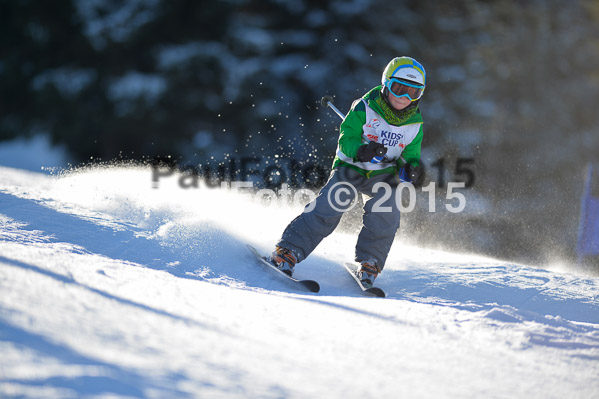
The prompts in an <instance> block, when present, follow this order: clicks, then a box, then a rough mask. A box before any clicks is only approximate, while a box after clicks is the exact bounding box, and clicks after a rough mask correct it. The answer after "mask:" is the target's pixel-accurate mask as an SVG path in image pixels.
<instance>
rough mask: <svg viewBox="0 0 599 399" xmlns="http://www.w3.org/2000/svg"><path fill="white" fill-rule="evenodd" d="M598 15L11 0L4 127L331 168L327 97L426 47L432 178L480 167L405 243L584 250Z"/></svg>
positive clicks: (0, 22) (370, 5)
mask: <svg viewBox="0 0 599 399" xmlns="http://www.w3.org/2000/svg"><path fill="white" fill-rule="evenodd" d="M598 30H599V2H597V1H585V0H573V1H570V2H568V4H567V5H565V3H564V2H563V1H558V0H531V1H527V2H513V1H507V0H497V1H484V2H483V1H480V2H479V1H470V0H461V1H451V2H435V1H431V0H419V1H397V2H388V1H382V0H353V1H341V0H337V1H327V2H322V1H314V0H288V1H286V0H230V1H184V0H181V1H175V0H172V1H171V0H129V1H116V0H57V1H52V2H48V1H32V0H31V1H28V0H0V90H1V93H2V95H1V97H0V140H11V139H14V138H16V137H21V136H24V137H30V136H35V135H40V134H42V135H48V136H49V137H51V140H52V142H53V143H54V144H61V145H64V146H66V148H67V149H68V151H69V153H70V156H71V157H72V162H73V164H79V163H84V162H89V161H90V160H91V161H94V162H97V161H100V160H101V161H111V160H123V159H124V160H127V159H132V160H140V161H141V160H151V159H156V158H161V159H165V158H168V157H170V159H172V160H175V161H177V162H178V163H181V164H191V165H199V164H203V163H205V162H207V160H210V159H213V160H215V162H225V161H226V160H227V159H230V158H233V157H237V158H240V157H243V156H261V157H263V158H266V159H269V160H270V161H271V162H278V161H279V160H289V159H294V160H297V162H300V163H308V162H311V163H315V164H318V165H324V166H325V167H329V166H330V163H331V160H332V157H333V154H334V152H335V148H336V140H337V134H338V131H337V129H338V125H339V119H338V117H337V116H336V115H335V114H333V113H332V112H330V111H329V110H323V109H321V106H320V104H319V100H320V98H321V97H322V96H323V95H325V94H330V95H334V96H335V98H336V105H337V106H338V107H339V108H340V109H342V110H347V109H348V108H349V107H350V105H351V103H352V101H353V100H354V99H355V98H358V97H360V96H361V95H362V94H363V93H364V92H365V91H367V90H369V89H370V88H372V87H373V86H375V85H377V84H378V83H379V82H380V74H381V72H382V69H383V67H384V66H385V64H386V63H387V62H388V61H389V60H390V59H391V58H393V57H395V56H398V55H410V56H412V57H414V58H416V59H418V60H419V61H421V62H422V63H423V64H424V65H425V67H426V69H427V73H428V87H427V90H426V93H425V96H424V98H423V100H422V106H421V109H422V112H423V116H424V119H425V140H424V143H423V145H424V148H423V163H424V166H425V167H426V170H427V174H426V179H425V182H424V184H425V185H426V184H428V182H429V181H433V180H434V181H436V182H440V181H443V180H444V181H445V182H447V181H464V180H468V179H469V178H471V177H474V181H473V184H472V186H471V187H469V188H467V189H464V190H462V192H464V194H465V195H466V198H467V201H468V205H467V207H466V211H464V212H462V213H460V214H457V215H456V214H451V213H449V212H446V211H445V210H444V209H445V208H444V204H445V203H446V202H447V201H446V200H445V191H444V190H445V185H443V186H442V187H439V188H438V190H437V196H438V201H437V202H438V204H437V212H435V213H434V214H429V212H428V206H427V204H428V201H427V198H426V196H420V195H419V203H420V205H423V206H420V207H418V211H416V212H413V213H411V214H407V215H405V217H404V219H403V227H402V232H401V234H402V236H403V238H404V239H407V240H413V241H414V242H415V243H420V244H421V245H427V246H440V247H444V248H450V249H454V250H468V251H476V252H480V253H484V254H490V255H493V256H498V257H502V258H509V259H515V260H519V261H531V262H533V261H534V262H539V261H548V260H552V259H555V258H556V257H557V258H562V259H563V258H566V259H568V258H571V257H572V255H573V248H574V246H575V242H576V233H577V226H578V214H579V209H580V205H579V202H580V195H581V193H582V186H583V177H584V172H585V167H586V165H587V164H588V163H589V162H593V161H596V158H597V154H598V153H599V133H598V128H599V117H598V113H597V111H596V110H595V106H596V104H599V35H598ZM0 163H1V160H0ZM460 165H461V167H460ZM464 170H466V171H470V172H465V171H464ZM469 173H470V174H471V175H470V174H469Z"/></svg>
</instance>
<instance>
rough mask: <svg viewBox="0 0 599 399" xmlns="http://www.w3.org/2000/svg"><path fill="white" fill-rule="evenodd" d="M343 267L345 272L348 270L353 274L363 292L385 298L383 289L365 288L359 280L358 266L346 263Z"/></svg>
mask: <svg viewBox="0 0 599 399" xmlns="http://www.w3.org/2000/svg"><path fill="white" fill-rule="evenodd" d="M343 267H345V270H347V272H348V273H349V274H351V276H352V277H353V278H354V280H355V281H356V283H358V286H359V287H360V288H361V289H362V292H364V293H366V294H368V295H373V296H376V297H379V298H384V297H385V296H386V294H385V291H383V290H382V289H380V288H378V287H365V286H364V284H362V282H361V281H360V279H359V278H358V268H357V266H356V265H354V264H353V263H344V264H343Z"/></svg>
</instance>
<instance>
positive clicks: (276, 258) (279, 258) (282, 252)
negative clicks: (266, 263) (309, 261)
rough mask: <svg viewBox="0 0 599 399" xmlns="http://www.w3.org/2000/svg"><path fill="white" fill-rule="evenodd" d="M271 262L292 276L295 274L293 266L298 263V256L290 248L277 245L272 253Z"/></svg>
mask: <svg viewBox="0 0 599 399" xmlns="http://www.w3.org/2000/svg"><path fill="white" fill-rule="evenodd" d="M270 262H271V263H272V264H273V265H275V266H276V267H277V268H278V269H279V270H280V271H282V272H283V273H285V274H287V275H289V277H291V276H293V268H294V267H295V264H296V263H297V256H295V255H294V254H293V252H292V251H291V250H290V249H287V248H283V247H279V246H278V245H277V246H276V248H275V250H274V251H273V253H272V255H270Z"/></svg>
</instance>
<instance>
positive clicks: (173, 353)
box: [0, 166, 599, 399]
mask: <svg viewBox="0 0 599 399" xmlns="http://www.w3.org/2000/svg"><path fill="white" fill-rule="evenodd" d="M301 210H302V207H301V205H297V204H296V205H291V206H287V205H285V206H283V205H276V204H271V205H266V204H264V203H262V202H260V201H256V200H255V199H252V197H251V196H250V195H249V194H242V193H235V192H229V191H226V190H217V189H209V188H206V187H201V188H199V189H193V188H192V189H187V190H184V189H181V188H179V186H178V184H177V178H176V177H171V178H168V179H163V180H161V181H160V186H159V188H153V187H152V177H151V171H150V170H149V169H144V168H141V167H139V168H137V167H107V166H105V167H97V168H89V169H85V170H79V171H75V172H72V173H68V174H64V175H62V176H48V175H44V174H39V173H34V172H26V171H23V170H18V169H10V168H0V293H1V294H0V397H2V398H12V397H32V398H40V397H53V398H54V397H55V398H78V397H102V398H108V397H111V398H112V397H119V398H120V397H127V398H128V397H131V398H146V397H147V398H343V399H348V398H372V397H380V398H585V399H586V398H593V397H594V398H598V397H599V278H597V277H592V276H588V275H584V274H581V273H578V272H575V271H574V270H571V271H569V272H568V271H567V270H566V269H562V270H559V271H558V270H549V269H548V268H547V267H538V268H537V267H531V266H524V265H517V264H512V263H506V262H502V261H499V260H493V259H487V258H482V257H476V256H472V255H464V254H453V253H444V252H440V251H433V250H429V249H426V248H417V247H410V246H407V245H405V244H402V243H401V242H396V243H395V244H394V247H393V249H392V251H391V254H390V256H389V260H388V263H387V266H386V269H385V271H384V273H383V274H382V275H381V277H380V278H379V280H378V281H377V282H378V285H379V286H380V287H381V288H383V289H384V290H385V291H386V292H387V294H388V297H387V298H385V299H378V298H368V297H364V296H363V295H362V294H361V293H360V292H359V291H358V290H357V288H356V286H355V283H354V282H353V281H352V280H351V277H350V276H349V275H347V273H346V272H345V271H344V269H343V267H342V263H343V262H344V261H351V260H352V255H353V246H354V244H355V240H356V236H355V235H346V234H342V233H334V234H333V235H331V236H330V237H328V238H327V239H325V240H324V241H323V243H322V244H321V246H319V247H318V248H317V250H316V251H315V253H314V254H312V255H311V256H310V257H309V258H308V259H307V260H306V261H304V262H302V263H301V264H300V265H298V266H297V271H296V276H297V277H299V278H310V279H315V280H317V281H319V282H320V284H321V292H320V293H318V294H312V293H308V292H302V291H300V290H298V289H297V288H295V287H293V286H290V285H288V283H286V282H285V281H283V280H282V279H281V278H280V277H278V276H277V275H275V274H274V273H271V272H269V271H267V270H264V269H263V268H262V267H263V266H261V265H259V264H258V263H256V262H255V261H254V260H253V259H252V256H251V254H250V253H249V251H248V250H247V249H246V247H245V245H246V244H251V245H253V246H255V247H256V248H258V249H259V250H260V251H263V252H264V253H266V252H268V251H269V250H271V248H272V247H273V245H274V243H275V242H276V239H277V238H278V236H279V235H280V234H281V232H282V230H283V228H284V227H285V225H286V224H287V223H288V222H289V221H290V220H291V219H292V218H293V217H295V216H296V215H297V214H298V213H299V212H301Z"/></svg>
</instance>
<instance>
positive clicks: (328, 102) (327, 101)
mask: <svg viewBox="0 0 599 399" xmlns="http://www.w3.org/2000/svg"><path fill="white" fill-rule="evenodd" d="M320 104H321V105H322V106H323V107H325V108H326V107H331V109H332V110H333V111H335V113H336V114H337V115H339V118H341V119H345V115H343V114H342V113H341V111H339V109H338V108H337V107H335V105H333V97H331V96H324V97H323V98H322V99H321V100H320Z"/></svg>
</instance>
